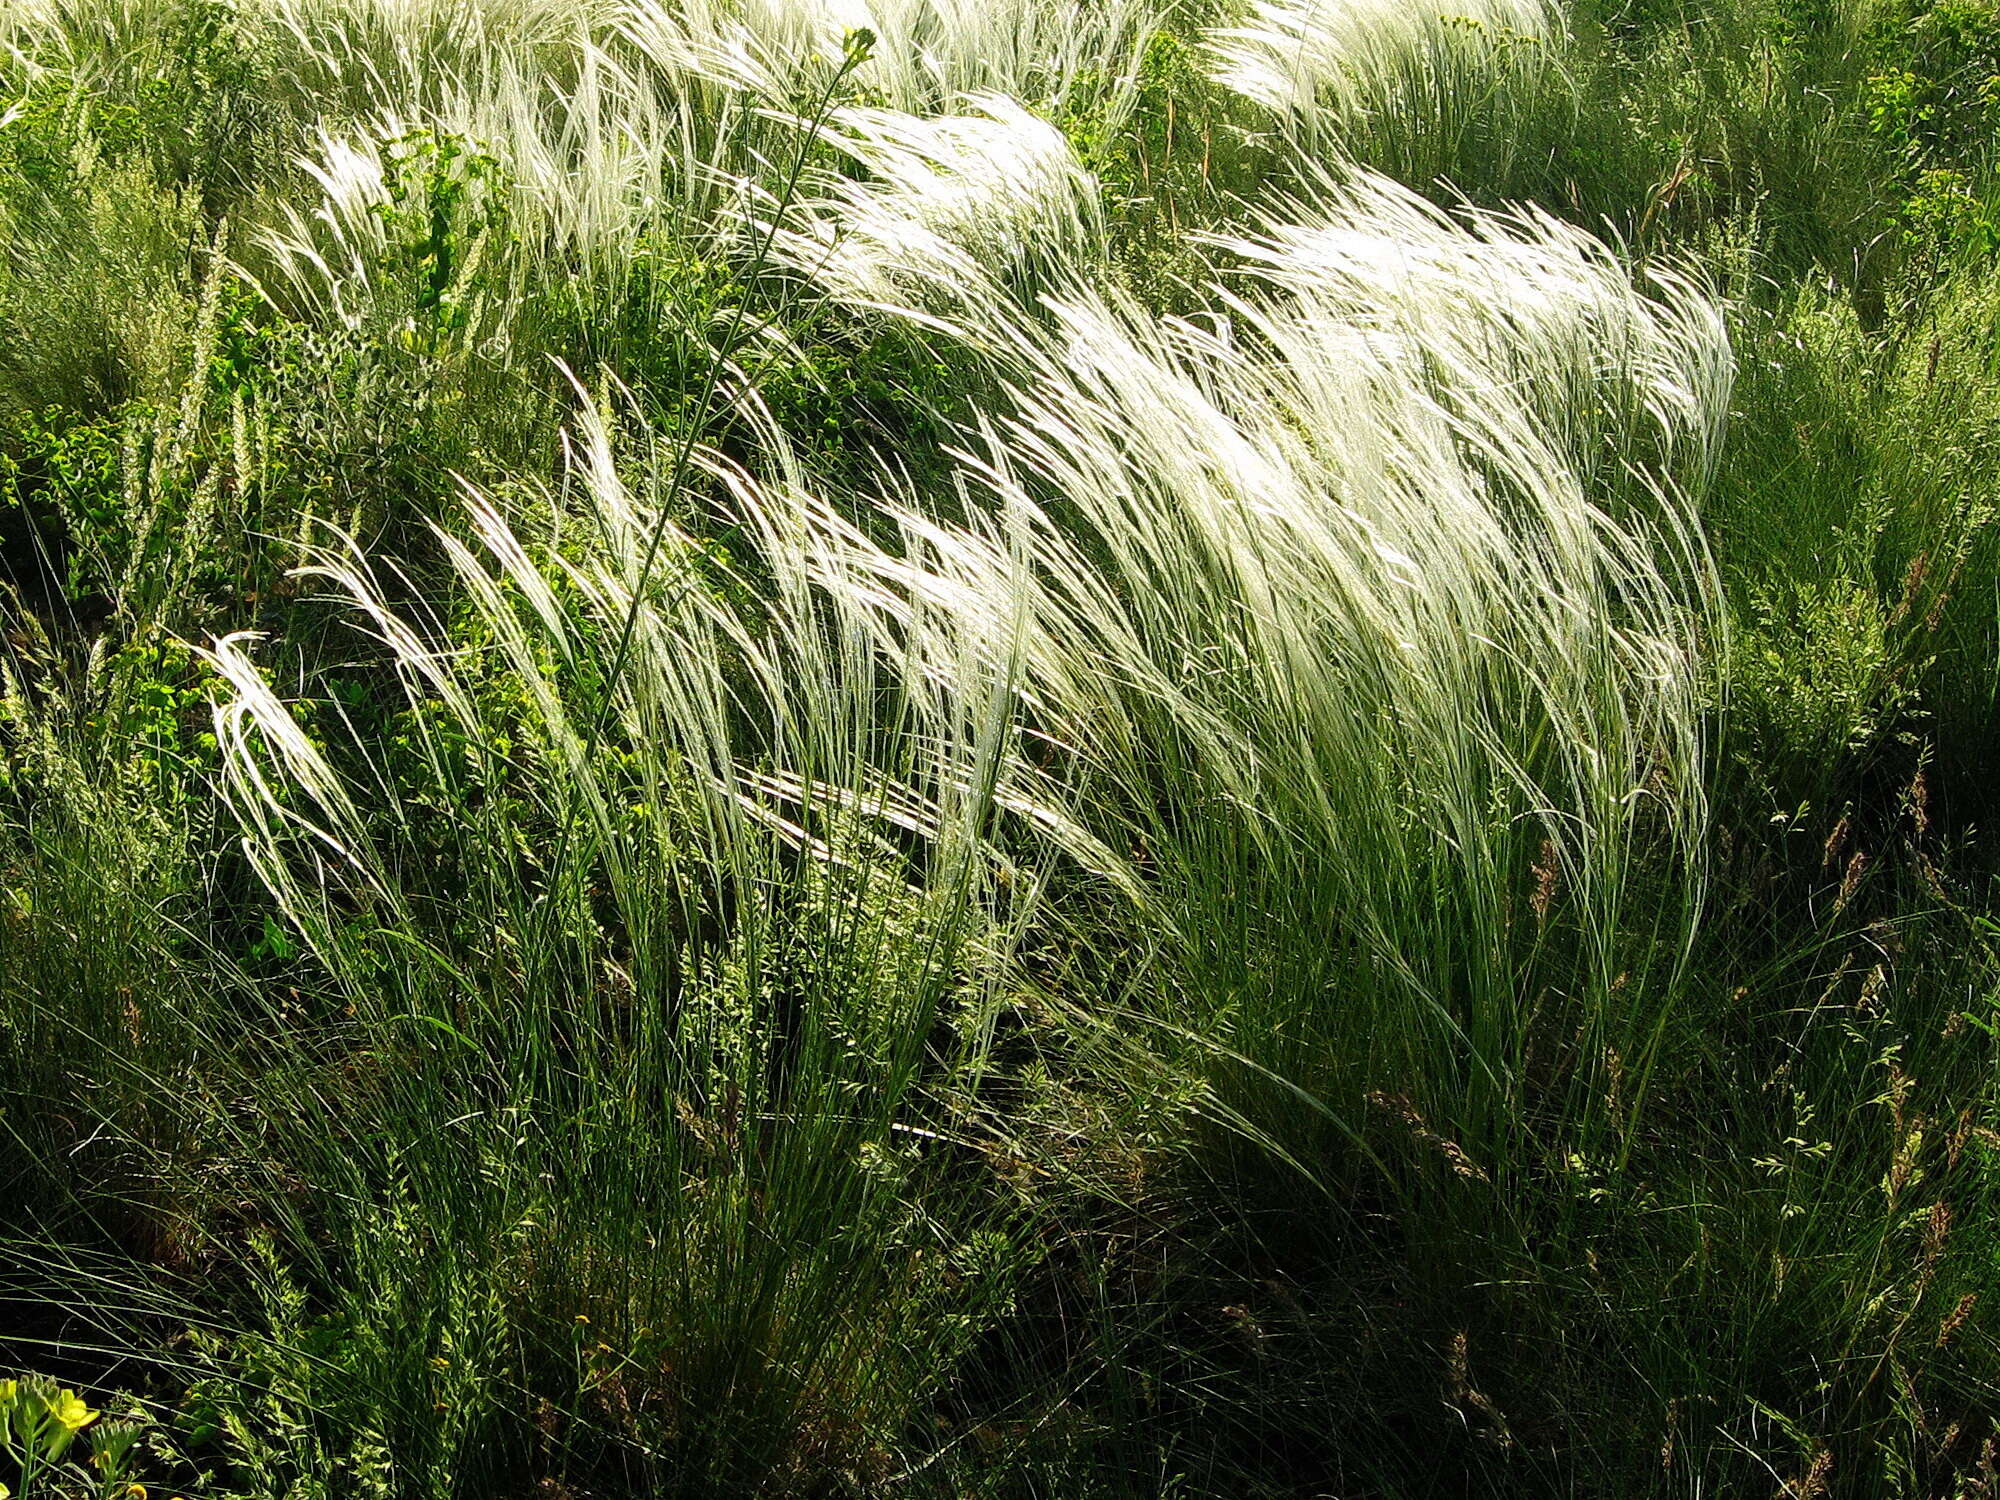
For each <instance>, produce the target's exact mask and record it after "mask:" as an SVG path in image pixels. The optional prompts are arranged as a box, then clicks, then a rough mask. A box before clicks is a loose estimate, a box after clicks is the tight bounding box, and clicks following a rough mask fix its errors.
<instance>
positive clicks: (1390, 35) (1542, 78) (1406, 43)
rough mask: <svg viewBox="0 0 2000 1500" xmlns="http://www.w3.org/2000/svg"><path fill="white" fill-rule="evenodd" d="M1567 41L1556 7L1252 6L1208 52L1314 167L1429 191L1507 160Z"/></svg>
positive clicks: (1349, 0)
mask: <svg viewBox="0 0 2000 1500" xmlns="http://www.w3.org/2000/svg"><path fill="white" fill-rule="evenodd" d="M1561 36H1562V24H1561V19H1560V16H1559V14H1558V13H1557V11H1556V10H1555V9H1554V8H1553V7H1551V6H1550V5H1548V4H1547V3H1546V0H1467V3H1459V0H1252V3H1251V5H1250V6H1249V9H1248V14H1247V15H1246V16H1245V17H1244V19H1243V20H1242V22H1241V23H1240V24H1237V25H1233V26H1224V27H1217V28H1214V29H1212V30H1210V31H1209V32H1208V33H1207V45H1208V50H1209V53H1210V55H1211V58H1212V67H1213V70H1214V71H1213V76H1214V78H1215V79H1216V81H1217V82H1219V83H1221V84H1222V85H1223V86H1224V87H1226V88H1229V89H1231V90H1234V91H1235V92H1236V93H1238V94H1240V95H1242V96H1243V97H1244V98H1246V99H1249V100H1251V101H1252V102H1254V103H1256V104H1258V105H1261V106H1262V107H1263V108H1265V109H1267V110H1269V111H1270V112H1271V113H1272V115H1273V116H1274V117H1275V118H1276V121H1277V124H1278V127H1279V129H1280V130H1281V131H1282V132H1283V133H1284V134H1285V135H1286V136H1287V137H1288V138H1289V139H1290V140H1292V141H1293V142H1294V143H1295V145H1297V146H1298V147H1300V148H1302V149H1303V150H1304V151H1305V152H1306V153H1307V154H1309V155H1331V154H1338V155H1343V156H1346V157H1348V158H1350V159H1353V160H1358V161H1364V162H1367V163H1368V164H1369V165H1371V166H1375V167H1379V168H1381V169H1383V170H1385V171H1388V172H1390V173H1392V174H1393V175H1395V176H1397V177H1400V178H1402V179H1404V180H1406V181H1410V182H1413V183H1419V184H1421V183H1424V182H1428V181H1429V180H1430V179H1431V178H1433V177H1435V176H1437V175H1439V174H1440V173H1452V174H1454V175H1456V174H1461V173H1468V169H1469V168H1471V167H1473V165H1474V160H1473V157H1472V154H1471V153H1473V152H1474V151H1475V150H1477V149H1480V148H1481V147H1482V146H1483V147H1485V148H1486V149H1488V150H1489V151H1490V152H1491V153H1492V154H1494V155H1497V156H1499V157H1500V158H1502V159H1505V157H1506V155H1507V153H1508V151H1509V148H1510V146H1511V143H1512V137H1513V135H1514V133H1515V132H1516V130H1517V128H1518V126H1519V124H1520V122H1521V120H1522V119H1524V118H1525V117H1526V115H1527V113H1528V112H1529V111H1531V110H1532V109H1533V108H1534V107H1535V105H1536V103H1537V100H1538V98H1539V96H1540V94H1541V93H1542V91H1543V90H1544V89H1545V88H1546V86H1547V85H1548V84H1549V83H1551V82H1552V81H1553V80H1554V79H1555V78H1557V77H1559V74H1560V69H1559V67H1558V65H1557V63H1556V60H1555V50H1556V47H1557V45H1558V43H1559V41H1560V39H1561ZM1472 175H1477V174H1472Z"/></svg>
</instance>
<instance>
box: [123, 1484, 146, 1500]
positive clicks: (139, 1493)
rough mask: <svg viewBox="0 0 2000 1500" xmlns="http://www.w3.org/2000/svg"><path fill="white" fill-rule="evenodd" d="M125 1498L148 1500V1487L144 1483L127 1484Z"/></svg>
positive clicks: (129, 1499) (127, 1499)
mask: <svg viewBox="0 0 2000 1500" xmlns="http://www.w3.org/2000/svg"><path fill="white" fill-rule="evenodd" d="M125 1500H146V1487H145V1486H144V1485H143V1484H128V1485H126V1486H125Z"/></svg>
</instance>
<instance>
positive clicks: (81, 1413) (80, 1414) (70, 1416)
mask: <svg viewBox="0 0 2000 1500" xmlns="http://www.w3.org/2000/svg"><path fill="white" fill-rule="evenodd" d="M49 1415H50V1416H52V1417H54V1418H55V1419H56V1420H57V1421H58V1422H60V1423H62V1425H63V1426H65V1427H67V1428H68V1429H69V1430H70V1431H71V1432H81V1431H83V1429H84V1428H86V1427H88V1426H89V1425H90V1424H91V1423H92V1422H95V1421H96V1420H97V1413H96V1412H94V1411H92V1410H91V1409H90V1408H89V1407H87V1406H85V1405H84V1404H83V1402H82V1401H81V1400H79V1399H78V1398H77V1394H76V1392H75V1391H71V1390H62V1391H57V1392H56V1394H55V1397H54V1399H53V1400H51V1401H50V1402H49Z"/></svg>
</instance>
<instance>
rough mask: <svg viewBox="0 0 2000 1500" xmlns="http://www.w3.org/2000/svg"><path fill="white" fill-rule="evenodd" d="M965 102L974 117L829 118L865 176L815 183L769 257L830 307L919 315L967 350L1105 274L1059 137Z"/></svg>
mask: <svg viewBox="0 0 2000 1500" xmlns="http://www.w3.org/2000/svg"><path fill="white" fill-rule="evenodd" d="M965 102H966V104H967V105H968V106H969V107H970V109H971V110H973V111H976V112H975V113H967V114H961V115H946V116H942V117H938V118H931V119H927V118H923V117H920V116H916V115H910V114H905V113H902V112H900V111H896V110H885V109H844V110H840V111H837V112H836V113H835V114H834V116H833V119H832V122H831V125H832V129H831V131H830V132H829V134H828V136H827V141H828V144H829V145H831V146H833V147H835V148H837V149H838V150H840V151H841V152H842V153H843V154H845V155H846V156H848V157H849V158H851V159H852V160H853V161H854V162H855V163H857V164H859V165H860V166H861V167H862V168H864V169H865V170H866V173H867V175H866V177H864V178H862V179H860V180H855V179H852V178H849V177H846V176H843V175H840V174H838V173H833V172H828V173H825V174H823V175H822V176H821V178H820V179H819V180H818V182H816V183H815V184H813V185H812V191H813V193H814V196H812V197H809V199H808V201H807V202H805V203H803V204H801V205H800V206H799V208H798V210H797V211H796V212H794V213H793V214H791V215H788V216H787V217H786V218H785V220H784V221H782V222H781V223H780V224H779V225H778V227H777V233H776V237H775V244H774V249H775V253H776V255H777V257H778V258H779V259H780V260H781V261H782V262H783V263H785V264H787V265H788V266H790V267H791V268H792V269H793V270H795V271H797V272H798V273H799V274H801V275H804V276H807V277H809V278H810V279H812V280H813V281H814V282H815V283H817V284H818V286H819V287H820V289H821V290H822V291H823V292H825V293H826V294H827V295H829V296H831V297H833V298H834V299H836V300H837V301H840V302H843V303H846V304H847V305H849V306H852V307H855V308H861V309H869V308H873V309H886V310H889V311H892V312H895V313H898V314H902V315H905V316H907V315H909V314H911V313H912V312H914V311H916V310H918V309H921V310H922V311H923V312H924V313H925V314H927V315H928V317H929V318H930V319H933V320H936V321H938V322H939V324H940V325H941V326H944V327H948V328H950V329H953V330H956V331H958V332H959V333H960V334H961V335H962V336H964V337H966V338H968V339H970V340H972V341H974V342H977V341H979V340H980V339H981V338H982V337H985V336H987V335H989V334H991V333H992V332H993V331H994V330H995V329H996V328H997V327H998V326H1001V325H1004V323H1005V322H1006V321H1007V319H1006V315H1005V312H1004V309H1006V308H1009V307H1013V308H1029V307H1032V306H1033V305H1034V303H1035V301H1036V298H1037V293H1038V290H1039V289H1040V288H1042V287H1043V286H1045V285H1047V284H1049V283H1051V282H1053V283H1054V284H1056V285H1067V284H1068V283H1069V282H1070V281H1072V280H1073V279H1074V277H1075V275H1076V273H1077V269H1078V267H1079V265H1088V264H1093V263H1095V264H1099V265H1100V266H1101V260H1102V256H1103V253H1104V252H1103V224H1102V222H1101V215H1100V204H1099V200H1098V197H1097V192H1096V183H1095V182H1094V181H1093V180H1092V178H1091V177H1090V175H1089V174H1088V173H1087V172H1086V171H1084V169H1083V166H1082V164H1081V163H1080V162H1078V160H1077V158H1076V153H1075V151H1074V150H1072V149H1071V147H1070V144H1069V142H1068V141H1067V140H1065V139H1064V137H1063V135H1062V132H1061V131H1059V130H1057V129H1056V128H1055V127H1054V126H1053V125H1050V124H1048V123H1047V122H1046V121H1043V120H1041V119H1038V118H1036V117H1035V116H1034V115H1032V114H1030V113H1029V112H1028V111H1027V110H1025V109H1023V108H1021V107H1020V106H1019V105H1018V104H1015V103H1014V102H1013V101H1011V100H1008V99H1005V98H1002V97H999V96H997V95H988V96H980V97H974V98H970V99H968V100H966V101H965Z"/></svg>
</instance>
